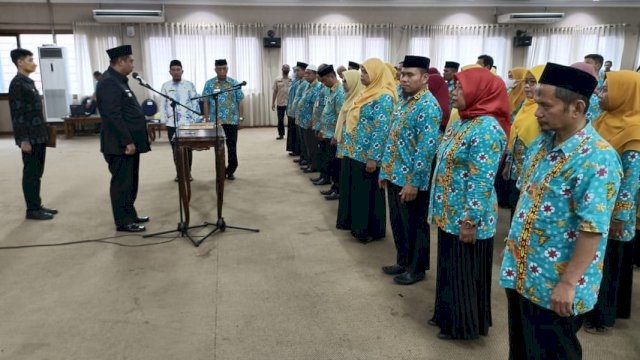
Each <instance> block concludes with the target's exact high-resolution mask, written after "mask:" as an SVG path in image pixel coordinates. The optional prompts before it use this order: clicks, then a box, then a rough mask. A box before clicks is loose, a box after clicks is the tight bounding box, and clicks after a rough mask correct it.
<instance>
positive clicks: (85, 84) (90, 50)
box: [73, 22, 122, 96]
mask: <svg viewBox="0 0 640 360" xmlns="http://www.w3.org/2000/svg"><path fill="white" fill-rule="evenodd" d="M73 37H74V44H75V55H76V73H77V74H78V83H79V86H78V92H79V93H78V95H80V96H87V95H92V94H93V92H94V83H93V72H94V71H96V70H97V71H100V72H103V71H105V70H106V69H107V68H108V67H109V57H108V56H107V53H106V51H107V49H110V48H112V47H116V46H118V45H120V44H121V43H122V27H121V26H120V24H108V25H107V24H97V23H84V22H78V23H74V24H73Z"/></svg>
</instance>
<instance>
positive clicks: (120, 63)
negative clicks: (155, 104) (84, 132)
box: [96, 45, 151, 232]
mask: <svg viewBox="0 0 640 360" xmlns="http://www.w3.org/2000/svg"><path fill="white" fill-rule="evenodd" d="M107 54H108V55H109V59H110V66H109V69H107V71H105V72H104V73H103V74H102V79H100V81H99V82H98V85H97V86H96V98H97V102H98V110H99V111H100V116H101V117H102V131H101V132H100V151H102V153H103V154H104V159H105V160H106V161H107V163H108V164H109V172H111V187H110V193H111V208H112V210H113V218H114V220H115V223H116V229H117V230H118V231H127V232H140V231H144V230H145V227H144V226H142V225H140V224H139V223H142V222H147V221H149V217H148V216H138V213H137V212H136V208H135V206H134V202H135V201H136V196H137V195H138V174H139V169H140V154H141V153H145V152H147V151H149V150H151V147H150V146H149V140H148V137H147V124H146V120H145V117H144V113H143V112H142V108H141V107H140V104H139V103H138V99H136V96H135V94H134V93H133V92H132V91H131V89H130V88H129V85H128V79H127V75H129V74H130V73H131V71H133V57H132V56H131V45H122V46H118V47H116V48H113V49H109V50H107Z"/></svg>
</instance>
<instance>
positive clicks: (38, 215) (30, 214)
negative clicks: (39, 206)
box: [27, 210, 53, 220]
mask: <svg viewBox="0 0 640 360" xmlns="http://www.w3.org/2000/svg"><path fill="white" fill-rule="evenodd" d="M27 219H30V220H51V219H53V214H52V213H49V212H46V211H44V210H33V211H27Z"/></svg>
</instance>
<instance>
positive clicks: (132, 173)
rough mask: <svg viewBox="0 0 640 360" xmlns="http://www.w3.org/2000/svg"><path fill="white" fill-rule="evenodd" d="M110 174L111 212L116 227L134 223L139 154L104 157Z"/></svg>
mask: <svg viewBox="0 0 640 360" xmlns="http://www.w3.org/2000/svg"><path fill="white" fill-rule="evenodd" d="M104 159H105V160H106V161H107V164H109V172H110V173H111V186H110V188H109V194H110V195H111V210H112V211H113V220H114V222H115V223H116V226H122V225H127V224H131V223H132V222H135V220H136V218H137V217H138V212H137V211H136V208H135V205H134V203H135V201H136V198H137V197H138V179H139V174H140V154H139V153H136V154H135V155H108V154H105V155H104Z"/></svg>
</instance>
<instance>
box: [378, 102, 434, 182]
mask: <svg viewBox="0 0 640 360" xmlns="http://www.w3.org/2000/svg"><path fill="white" fill-rule="evenodd" d="M441 119H442V109H440V105H438V101H437V100H436V98H435V97H433V95H432V94H431V92H430V91H429V90H426V89H425V90H422V91H420V92H418V93H417V94H415V95H414V96H411V97H409V98H403V99H402V100H400V102H399V104H398V106H397V107H396V110H395V111H394V113H393V118H392V120H391V131H390V133H389V138H388V139H387V145H386V147H385V151H384V156H383V157H382V165H381V166H380V179H381V180H388V181H390V182H391V183H393V184H395V185H398V186H405V185H411V186H414V187H416V188H418V190H420V191H427V190H429V177H430V176H431V162H432V161H433V157H434V155H435V152H436V148H437V146H438V130H439V126H440V120H441Z"/></svg>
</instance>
